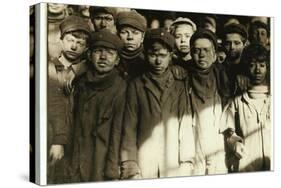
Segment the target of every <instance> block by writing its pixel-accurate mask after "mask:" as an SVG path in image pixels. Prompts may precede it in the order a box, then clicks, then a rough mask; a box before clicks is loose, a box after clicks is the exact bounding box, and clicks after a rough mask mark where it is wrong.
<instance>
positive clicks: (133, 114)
mask: <svg viewBox="0 0 281 188" xmlns="http://www.w3.org/2000/svg"><path fill="white" fill-rule="evenodd" d="M155 77H157V76H152V75H151V73H145V74H143V75H142V76H141V77H138V78H136V79H135V80H133V81H132V82H131V83H130V84H129V86H128V91H127V102H126V107H125V116H124V129H123V138H122V144H121V161H122V162H125V161H135V162H137V164H138V166H139V168H140V171H141V177H142V178H157V177H171V176H185V175H190V173H191V169H192V166H193V165H191V166H188V165H186V166H188V167H187V168H181V167H182V164H184V163H190V164H193V161H194V156H195V153H194V152H195V148H194V138H193V127H192V126H191V116H190V113H191V109H190V106H189V101H188V98H187V97H186V93H185V92H186V91H185V88H184V83H183V81H182V80H178V79H176V78H175V77H174V75H173V74H172V72H171V71H170V69H169V70H168V71H167V72H165V75H162V77H164V78H161V76H159V77H158V78H155ZM157 82H158V83H157ZM190 167H191V168H190Z"/></svg>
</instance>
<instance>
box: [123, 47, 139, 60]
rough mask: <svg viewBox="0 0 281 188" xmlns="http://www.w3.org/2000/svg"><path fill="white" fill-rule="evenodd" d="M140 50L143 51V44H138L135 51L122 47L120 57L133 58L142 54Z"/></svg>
mask: <svg viewBox="0 0 281 188" xmlns="http://www.w3.org/2000/svg"><path fill="white" fill-rule="evenodd" d="M142 52H143V46H140V47H139V48H138V49H136V50H135V51H128V50H126V49H123V50H122V51H121V57H122V58H124V59H126V60H131V59H135V58H136V57H138V56H140V55H141V54H142Z"/></svg>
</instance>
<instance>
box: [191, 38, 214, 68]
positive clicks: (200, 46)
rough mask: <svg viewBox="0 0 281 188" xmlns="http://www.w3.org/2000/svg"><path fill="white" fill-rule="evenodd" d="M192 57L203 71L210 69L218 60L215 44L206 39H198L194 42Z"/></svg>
mask: <svg viewBox="0 0 281 188" xmlns="http://www.w3.org/2000/svg"><path fill="white" fill-rule="evenodd" d="M191 56H192V59H193V61H194V63H195V64H196V66H197V67H198V68H199V69H202V70H207V69H209V68H210V67H211V66H212V64H213V63H214V62H215V61H216V58H217V55H216V51H215V47H214V45H213V43H212V42H211V41H210V40H209V39H206V38H198V39H196V40H195V41H194V44H193V46H192V49H191Z"/></svg>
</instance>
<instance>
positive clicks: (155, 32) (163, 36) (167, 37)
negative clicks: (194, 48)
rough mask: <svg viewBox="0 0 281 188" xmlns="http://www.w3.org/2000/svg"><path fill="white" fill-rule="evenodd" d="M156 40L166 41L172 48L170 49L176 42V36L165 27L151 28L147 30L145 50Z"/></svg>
mask: <svg viewBox="0 0 281 188" xmlns="http://www.w3.org/2000/svg"><path fill="white" fill-rule="evenodd" d="M154 41H160V42H162V43H164V44H165V45H167V47H168V48H170V50H173V48H174V44H175V39H174V37H173V36H172V35H171V34H170V33H169V32H168V31H166V30H165V29H164V28H158V29H151V30H148V31H147V33H146V34H145V38H144V48H145V50H147V49H149V47H151V44H152V43H153V42H154Z"/></svg>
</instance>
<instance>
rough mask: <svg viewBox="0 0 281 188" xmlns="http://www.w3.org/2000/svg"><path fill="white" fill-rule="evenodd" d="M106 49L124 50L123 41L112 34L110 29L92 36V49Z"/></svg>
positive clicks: (94, 33)
mask: <svg viewBox="0 0 281 188" xmlns="http://www.w3.org/2000/svg"><path fill="white" fill-rule="evenodd" d="M96 47H106V48H111V49H114V50H117V51H121V50H122V48H123V41H122V40H121V39H120V38H119V37H118V36H117V35H115V34H112V33H111V32H110V30H108V29H102V30H101V31H98V32H93V33H92V35H91V45H90V48H91V49H93V48H96Z"/></svg>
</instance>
